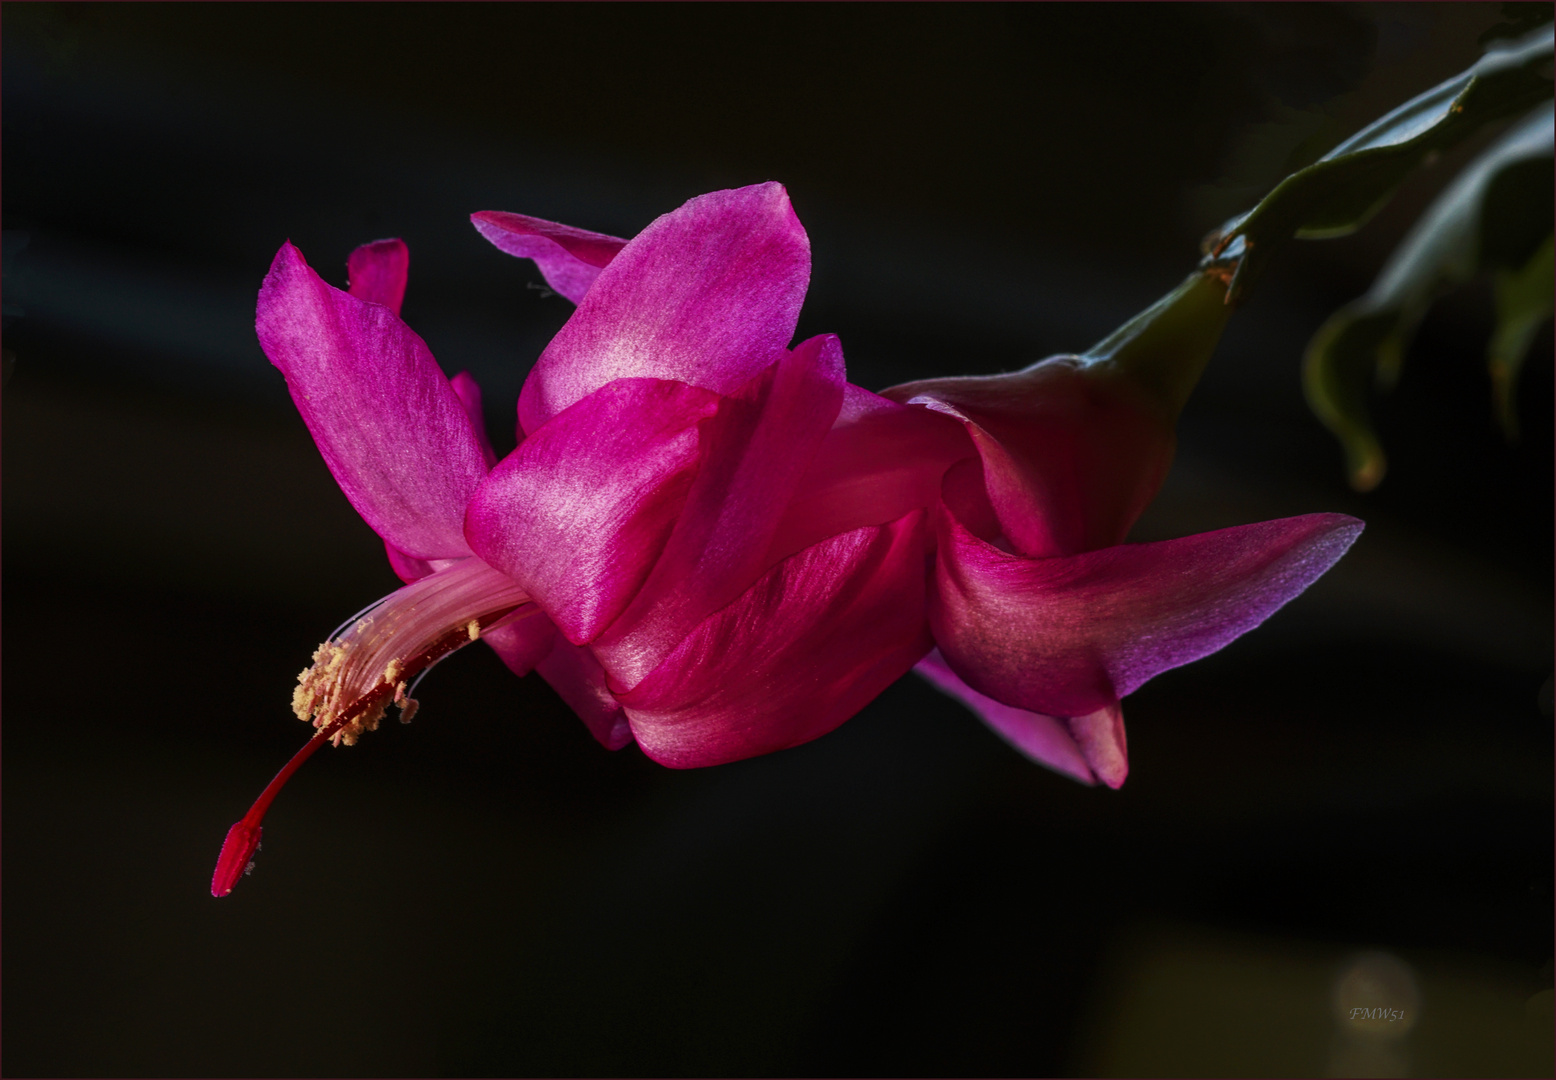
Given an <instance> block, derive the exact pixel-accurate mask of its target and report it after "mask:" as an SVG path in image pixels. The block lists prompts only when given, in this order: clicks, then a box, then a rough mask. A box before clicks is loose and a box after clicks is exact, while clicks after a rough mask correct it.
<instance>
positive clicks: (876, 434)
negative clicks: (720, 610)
mask: <svg viewBox="0 0 1556 1080" xmlns="http://www.w3.org/2000/svg"><path fill="white" fill-rule="evenodd" d="M973 453H975V451H974V449H973V444H972V441H971V440H970V439H969V438H968V437H967V433H966V432H965V431H964V430H963V428H962V425H961V424H959V423H957V422H956V421H954V420H952V419H951V418H949V417H946V416H942V415H941V414H939V413H937V412H932V411H930V410H929V409H917V408H909V407H908V406H906V405H899V404H897V403H896V402H894V401H888V400H887V399H886V398H883V397H880V396H878V395H876V394H872V393H870V392H869V391H868V390H865V389H862V388H860V387H858V386H854V385H852V384H850V385H848V386H846V387H845V388H844V396H843V408H842V411H841V412H840V413H839V414H838V418H837V419H836V420H835V421H833V424H832V428H831V430H830V431H828V432H827V435H826V438H825V439H823V440H822V442H821V447H820V449H818V450H817V451H816V456H815V458H814V459H812V461H811V463H810V467H809V468H808V469H806V470H805V475H804V476H803V477H801V478H800V482H799V484H798V486H797V487H796V489H795V493H794V497H793V498H792V499H791V500H790V501H789V505H788V507H787V508H786V509H785V511H784V515H783V518H782V520H781V521H780V522H779V525H778V531H777V533H776V534H775V535H774V537H773V543H772V547H771V549H770V550H769V552H768V556H767V563H768V565H772V564H774V563H777V562H778V561H779V560H780V559H784V558H787V557H788V556H790V555H792V554H794V553H795V552H796V551H801V550H803V549H805V548H807V547H810V546H811V545H812V544H817V543H820V542H821V541H822V540H824V539H826V538H827V537H829V536H836V535H837V534H838V533H844V532H850V531H852V530H854V529H858V528H861V527H863V526H865V525H883V524H885V523H886V522H888V521H895V520H897V519H898V518H900V517H901V516H902V515H903V514H906V513H908V511H910V510H914V509H916V508H918V507H927V506H931V505H933V504H934V503H935V501H936V500H938V499H939V498H940V479H941V477H942V476H943V475H944V474H945V471H946V469H947V468H948V467H949V466H950V465H951V464H952V463H953V462H955V461H957V460H959V459H961V458H965V457H969V456H971V455H972V454H973Z"/></svg>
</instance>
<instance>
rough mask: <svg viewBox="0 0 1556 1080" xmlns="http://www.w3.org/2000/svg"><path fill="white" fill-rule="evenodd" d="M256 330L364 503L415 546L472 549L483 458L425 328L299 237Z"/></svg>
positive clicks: (276, 272) (427, 552)
mask: <svg viewBox="0 0 1556 1080" xmlns="http://www.w3.org/2000/svg"><path fill="white" fill-rule="evenodd" d="M256 329H257V330H258V332H259V343H260V345H261V347H263V349H264V350H265V355H266V356H268V357H269V358H270V362H271V363H273V364H274V365H275V366H276V367H278V368H280V369H281V372H282V374H284V375H285V376H286V383H287V388H288V389H289V390H290V391H291V394H292V400H293V401H294V402H295V403H296V405H297V411H298V412H300V413H301V414H302V417H303V421H304V422H305V423H306V424H307V425H308V430H309V432H310V433H311V434H312V435H313V441H314V442H315V443H317V444H318V447H319V451H320V453H322V454H323V455H324V460H325V463H326V464H328V465H329V468H330V472H331V473H333V474H334V475H335V480H336V482H338V483H339V484H340V487H341V490H342V491H344V492H345V493H346V498H348V499H350V500H351V505H352V506H354V507H356V510H357V513H359V514H361V515H362V517H363V519H364V520H365V521H366V522H367V523H368V524H369V525H370V526H372V528H373V529H374V531H375V532H377V533H378V535H380V536H382V537H383V538H384V539H385V540H386V541H388V542H389V543H391V544H393V545H394V546H395V547H396V548H398V549H399V550H400V551H402V552H404V553H405V554H407V555H410V556H413V557H415V558H420V559H432V558H453V557H457V556H461V555H468V554H469V553H470V549H469V547H468V546H467V545H466V544H465V537H464V529H463V526H464V516H465V503H466V502H467V501H468V500H469V498H470V495H471V494H472V493H473V492H474V491H475V489H476V487H477V486H478V485H479V484H480V482H481V480H482V478H483V477H485V475H486V471H487V470H486V458H485V456H484V455H483V454H482V452H481V444H480V441H479V440H478V439H477V438H476V434H475V431H474V429H473V428H472V427H471V424H470V418H469V416H468V415H466V413H465V409H464V406H463V405H462V404H461V403H460V400H459V395H457V394H456V393H455V392H454V390H453V388H452V387H451V386H450V385H449V381H448V379H447V378H445V377H444V375H443V372H442V370H441V369H440V368H439V367H438V363H437V361H436V360H434V359H433V358H432V353H430V352H429V351H428V350H427V346H426V344H425V343H424V342H423V341H422V340H421V338H419V337H417V336H416V334H414V333H412V331H411V330H410V328H409V327H407V326H406V325H405V324H404V323H403V322H401V321H400V319H399V318H398V317H397V316H396V315H395V314H394V312H392V311H390V310H389V309H388V308H386V307H384V306H382V305H380V304H375V303H372V302H370V301H366V300H359V299H357V298H356V297H353V296H348V295H347V294H346V293H343V292H341V291H340V290H339V289H334V288H331V287H330V286H329V285H326V284H325V283H324V282H323V281H322V280H320V278H319V276H318V275H317V274H315V273H314V272H313V271H312V270H311V269H309V268H308V264H307V263H305V262H304V261H303V257H302V253H301V252H299V251H298V250H297V249H296V248H295V247H293V246H292V245H291V244H285V245H283V246H282V248H281V250H280V251H279V252H278V253H277V254H276V258H275V262H274V263H273V264H271V267H270V273H269V274H267V275H266V277H265V283H264V285H263V286H262V287H261V288H260V291H259V310H258V316H257V320H256Z"/></svg>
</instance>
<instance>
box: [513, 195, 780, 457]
mask: <svg viewBox="0 0 1556 1080" xmlns="http://www.w3.org/2000/svg"><path fill="white" fill-rule="evenodd" d="M809 278H810V241H809V240H808V239H807V238H806V236H805V230H804V229H803V228H802V227H801V226H800V223H799V219H798V218H796V217H795V216H794V210H793V209H792V208H791V207H790V206H789V196H788V194H787V193H786V192H785V191H784V189H783V187H782V185H779V184H771V183H769V184H759V185H757V186H756V187H748V188H740V189H738V190H734V191H715V192H713V193H711V194H708V195H702V196H699V197H698V198H695V199H693V200H691V201H690V202H688V203H687V204H686V205H685V206H682V207H681V208H680V209H679V210H675V211H673V212H672V213H669V214H666V215H664V216H663V217H661V218H659V219H657V220H656V221H654V222H653V223H652V224H650V225H649V226H648V228H646V229H644V230H643V231H642V232H641V233H639V234H638V235H637V236H636V237H634V238H633V239H632V240H631V241H630V242H629V243H628V244H627V246H626V247H624V248H622V250H621V253H620V254H619V255H617V256H616V258H615V259H614V260H612V262H611V264H610V265H609V266H608V267H606V268H605V269H604V270H603V271H602V272H601V273H600V276H599V279H598V280H597V281H596V282H595V284H594V285H593V287H591V288H590V289H589V291H588V293H587V295H585V296H584V297H583V299H582V300H581V301H580V302H579V304H578V310H577V311H575V312H574V313H573V317H572V318H571V319H569V320H568V321H567V324H566V325H565V326H563V327H562V329H561V332H559V333H558V334H557V336H556V337H555V338H553V339H552V340H551V344H550V345H548V346H547V347H546V350H545V352H543V353H541V355H540V360H539V361H538V362H537V363H536V364H535V368H534V370H533V371H531V372H530V376H529V379H528V380H527V381H526V382H525V384H524V390H523V392H522V393H521V394H520V395H519V419H520V422H521V423H522V425H523V427H524V430H525V431H526V432H533V431H535V430H536V429H538V428H539V427H540V425H541V424H543V423H545V422H546V421H547V420H549V419H551V417H553V416H555V415H556V414H557V413H559V412H561V411H562V410H563V409H565V408H567V407H568V406H569V405H571V404H573V402H575V401H578V400H579V399H581V398H583V397H586V396H587V395H589V394H591V393H593V392H594V391H595V390H597V389H599V388H600V387H602V386H604V385H605V384H606V383H608V382H611V381H613V380H615V379H624V378H652V379H676V380H679V381H680V382H684V383H689V384H691V385H692V386H700V387H702V388H704V389H707V390H716V391H718V392H719V393H721V394H728V393H733V392H734V391H735V390H736V389H738V388H739V387H740V386H741V385H743V384H744V383H745V382H746V381H747V380H749V379H751V378H752V377H753V376H755V375H757V374H758V373H760V372H761V371H762V370H763V369H764V368H766V367H767V366H768V365H769V364H771V363H772V362H773V361H774V360H776V359H778V357H779V355H780V354H781V353H782V351H783V349H784V347H785V346H787V345H788V343H789V341H790V339H791V338H793V336H794V324H795V322H796V320H797V319H798V318H799V313H800V304H801V302H802V301H803V300H804V298H805V286H806V284H807V282H808V281H809Z"/></svg>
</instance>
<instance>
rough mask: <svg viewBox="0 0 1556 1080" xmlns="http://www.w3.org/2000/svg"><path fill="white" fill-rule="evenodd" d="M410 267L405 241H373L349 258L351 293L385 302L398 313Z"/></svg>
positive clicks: (385, 305)
mask: <svg viewBox="0 0 1556 1080" xmlns="http://www.w3.org/2000/svg"><path fill="white" fill-rule="evenodd" d="M410 270H411V253H410V249H409V248H407V247H406V246H405V241H404V240H398V239H395V240H374V241H373V242H372V243H371V244H363V245H362V246H361V247H359V248H357V249H356V250H355V251H353V252H352V253H351V255H350V257H349V258H347V259H346V279H347V280H348V281H349V282H350V283H351V287H350V292H351V295H352V296H355V297H356V298H357V299H359V300H367V301H369V302H371V303H374V304H382V305H383V306H384V307H386V308H388V309H389V310H390V311H392V312H394V313H395V314H396V315H398V314H400V305H401V304H402V303H404V302H405V282H406V278H407V277H408V276H409V274H410Z"/></svg>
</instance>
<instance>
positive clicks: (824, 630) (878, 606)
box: [616, 510, 931, 768]
mask: <svg viewBox="0 0 1556 1080" xmlns="http://www.w3.org/2000/svg"><path fill="white" fill-rule="evenodd" d="M925 516H926V515H925V513H924V511H921V510H919V511H914V512H913V513H911V514H908V515H907V516H905V517H903V518H902V519H900V520H898V521H895V522H892V523H891V524H889V525H884V526H879V527H869V528H863V529H856V530H855V531H853V532H850V533H844V534H843V535H841V536H835V537H832V538H831V539H829V540H826V541H823V542H822V543H820V544H817V545H815V546H814V547H811V548H807V549H806V550H805V551H802V552H800V553H799V554H798V555H795V556H793V557H792V558H789V559H786V560H785V561H784V562H782V563H780V564H779V565H778V566H776V567H774V568H773V569H772V570H771V571H770V572H768V573H767V574H766V575H764V576H763V577H762V579H761V580H760V581H758V582H757V583H756V584H755V585H754V586H752V588H751V589H750V590H748V591H747V592H746V593H744V594H743V595H742V596H740V598H739V599H737V600H736V601H735V602H734V603H733V604H730V605H729V607H727V608H725V609H724V610H722V611H719V612H718V613H716V614H714V615H712V616H710V617H709V618H708V619H706V620H705V621H704V622H703V623H702V624H701V625H699V626H698V627H696V629H695V630H693V632H692V633H691V634H690V635H688V636H687V638H686V639H685V640H684V641H683V642H681V644H680V646H679V647H678V648H676V650H675V651H674V652H673V653H671V654H670V656H669V657H668V658H666V660H665V661H664V663H663V664H661V665H660V666H659V667H658V668H656V669H654V671H652V672H651V673H649V675H648V676H647V677H646V678H644V679H643V680H642V681H641V682H639V683H638V685H637V686H635V687H633V689H632V690H631V691H630V692H627V693H621V692H617V694H616V698H617V700H619V701H620V702H621V704H622V705H623V706H625V708H626V710H627V716H628V718H629V719H630V721H631V723H632V731H633V734H634V735H636V736H637V740H638V742H639V743H640V744H641V745H642V747H643V750H644V752H646V753H647V754H648V756H649V757H652V758H653V759H655V760H656V761H659V762H662V763H663V764H665V765H670V766H673V767H675V768H693V767H699V766H703V765H717V764H721V763H723V762H727V761H736V760H739V759H741V758H748V757H755V756H756V755H758V754H767V753H771V752H772V751H774V750H782V749H784V748H786V747H790V746H797V745H798V744H800V743H803V742H807V741H809V740H811V739H814V738H817V737H818V736H821V735H824V734H826V733H827V732H829V731H831V730H832V729H833V728H835V727H837V726H838V725H839V724H841V723H843V721H845V720H847V719H848V718H849V717H850V716H852V715H853V714H854V713H856V712H858V711H859V710H860V709H861V708H863V707H864V706H865V704H866V703H868V702H869V701H870V700H871V699H872V698H874V697H875V696H876V695H877V694H879V693H880V692H881V691H882V690H884V689H885V688H886V687H887V686H888V685H890V684H891V683H892V682H893V681H895V680H896V679H897V678H898V677H899V676H901V675H903V674H904V673H906V672H907V671H908V669H909V668H911V667H912V666H913V664H914V663H915V662H916V661H917V660H918V659H919V658H920V657H922V656H923V655H924V653H925V652H926V651H928V649H929V648H930V646H931V642H930V640H929V636H928V632H927V628H926V626H925V623H924V609H923V604H924V557H925V548H924V544H925V539H926V537H925Z"/></svg>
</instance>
